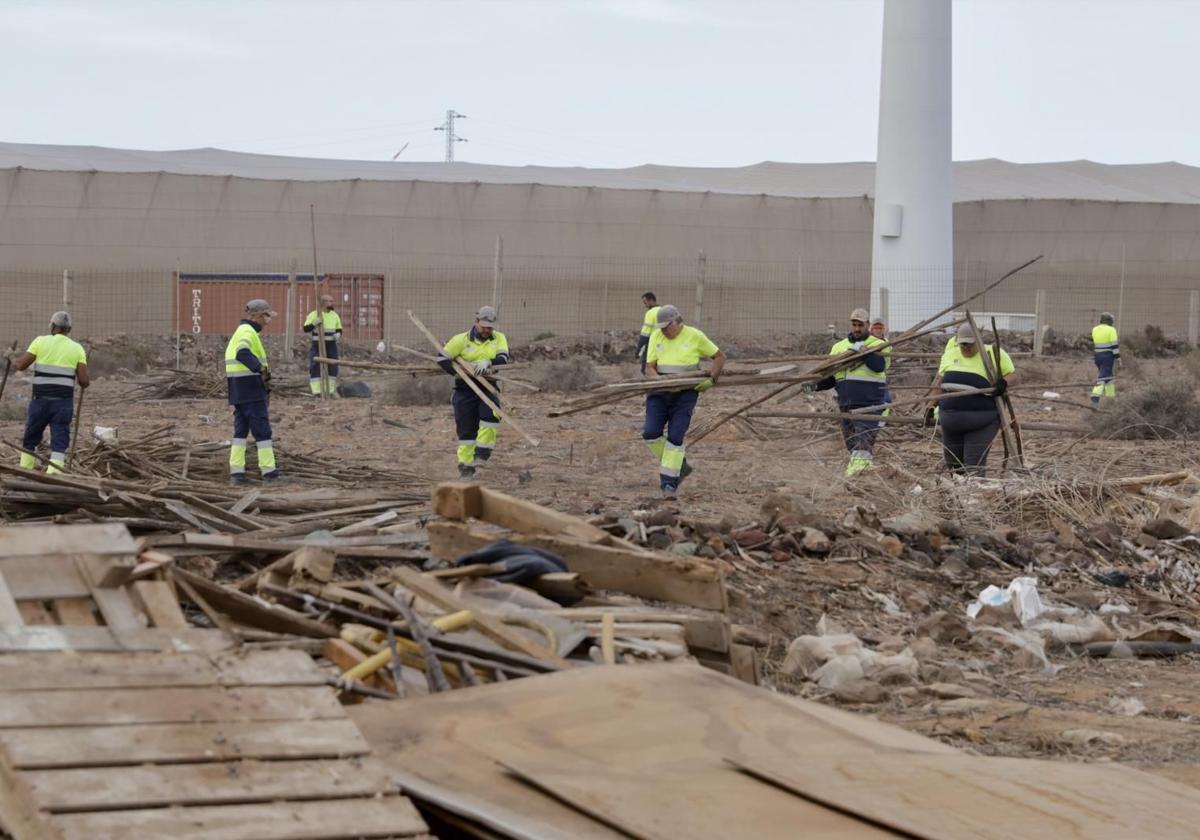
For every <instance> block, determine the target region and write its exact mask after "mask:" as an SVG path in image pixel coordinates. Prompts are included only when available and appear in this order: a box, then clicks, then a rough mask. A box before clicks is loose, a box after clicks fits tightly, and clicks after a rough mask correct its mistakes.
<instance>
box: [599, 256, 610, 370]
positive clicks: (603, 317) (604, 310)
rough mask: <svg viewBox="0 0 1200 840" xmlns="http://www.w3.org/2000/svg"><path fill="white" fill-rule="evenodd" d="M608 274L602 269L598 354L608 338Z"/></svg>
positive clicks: (601, 351) (602, 349)
mask: <svg viewBox="0 0 1200 840" xmlns="http://www.w3.org/2000/svg"><path fill="white" fill-rule="evenodd" d="M608 275H609V271H608V269H607V268H605V270H604V294H603V296H602V297H601V299H600V355H601V356H603V355H604V344H605V341H607V339H608Z"/></svg>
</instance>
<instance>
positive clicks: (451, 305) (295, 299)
mask: <svg viewBox="0 0 1200 840" xmlns="http://www.w3.org/2000/svg"><path fill="white" fill-rule="evenodd" d="M1009 268H1011V266H1010V265H1007V264H998V263H989V262H982V261H963V262H960V263H959V264H958V265H956V266H955V269H954V298H955V299H961V298H962V297H965V296H966V295H968V294H970V293H972V292H974V291H977V290H978V289H981V288H982V287H983V286H984V285H986V284H987V283H989V282H990V281H992V280H994V279H995V278H997V277H999V276H1000V275H1001V274H1002V273H1003V272H1004V271H1006V270H1008V269H1009ZM912 272H918V277H919V276H920V274H919V269H913V270H912ZM912 272H907V274H908V277H906V278H905V280H906V282H907V280H908V279H909V278H910V277H911V274H912ZM322 280H323V284H322V289H326V288H328V289H331V290H335V291H336V292H337V294H336V295H335V297H337V298H338V301H339V304H338V305H339V309H340V310H341V311H342V317H343V321H344V322H345V321H347V320H349V323H350V324H351V325H352V326H353V329H348V330H347V335H348V336H349V338H350V340H351V341H354V342H357V343H361V344H369V345H374V344H375V343H377V341H378V340H380V339H382V340H384V341H386V342H388V343H392V344H395V343H400V344H407V345H410V346H413V347H419V348H422V349H424V347H423V339H422V337H421V336H420V334H419V333H418V332H417V330H416V328H415V327H414V326H413V324H412V323H411V321H410V320H409V318H408V316H407V311H408V310H412V311H413V312H415V313H416V314H417V315H418V316H419V317H420V318H421V319H422V320H423V321H424V322H425V323H426V324H427V325H428V326H429V327H430V328H431V329H432V330H433V331H434V332H435V333H437V334H438V335H439V336H442V337H445V336H448V335H449V334H451V333H452V332H456V331H461V330H463V329H466V328H467V327H468V326H469V325H470V323H471V320H472V317H473V313H474V312H475V310H476V309H477V308H478V307H479V306H480V305H482V304H485V303H493V304H496V305H498V307H499V309H500V315H501V320H502V329H503V330H504V331H505V332H506V333H507V334H508V336H509V339H510V341H512V342H514V343H518V344H519V343H524V342H527V341H530V340H532V339H536V338H545V337H548V336H558V337H574V336H579V337H584V336H593V337H598V336H599V335H601V334H602V333H611V332H617V331H626V332H628V331H634V330H636V329H637V328H638V327H639V325H640V323H641V318H642V315H643V310H642V306H641V303H640V297H641V295H642V293H643V292H646V291H653V292H655V293H656V294H657V296H658V300H659V302H660V303H673V304H675V305H676V306H678V307H679V308H680V310H681V311H682V312H683V313H684V316H685V318H687V319H688V321H689V322H691V323H698V324H699V325H700V326H701V327H702V328H703V329H704V330H705V331H706V332H709V333H710V334H711V335H713V336H714V337H715V338H718V339H720V338H722V337H725V338H731V337H735V336H736V337H739V338H762V339H769V338H770V337H772V336H782V335H787V334H805V333H816V332H825V331H826V330H827V328H828V325H830V324H835V325H837V328H838V329H839V330H840V329H841V327H842V326H843V325H844V323H845V321H846V318H847V316H848V314H849V312H850V310H851V309H853V308H856V307H859V306H863V307H866V306H868V304H869V292H870V282H871V271H870V266H869V265H868V264H865V263H837V264H829V263H819V264H807V263H805V261H804V260H803V259H800V258H798V259H796V260H795V261H790V262H736V261H728V260H721V259H714V258H713V257H711V256H709V257H705V256H704V255H695V256H692V257H688V258H680V259H674V260H654V261H646V260H629V259H620V258H613V259H598V258H592V257H587V258H578V259H564V258H558V257H556V258H548V257H541V256H536V255H520V254H516V255H511V254H509V255H501V254H499V253H498V254H497V255H496V257H478V256H474V257H471V256H468V257H463V256H440V257H439V256H435V257H430V256H428V255H422V256H420V257H417V256H412V257H406V258H400V259H396V260H392V261H389V262H388V263H386V264H370V265H368V264H337V265H328V266H323V267H322ZM897 285H899V284H897ZM934 286H935V284H932V283H931V284H930V292H929V294H930V299H931V300H932V299H933V298H934V297H935V296H936V297H937V300H938V301H941V300H944V299H945V298H944V292H938V290H937V289H935V288H934ZM0 288H2V289H3V298H2V299H3V301H4V306H3V307H0V343H4V344H8V343H9V342H11V341H12V340H13V339H16V340H18V341H19V342H27V341H28V340H29V339H30V338H32V337H33V336H34V335H36V334H38V333H40V332H44V331H45V329H46V327H45V325H46V324H47V323H48V321H49V316H50V313H52V312H53V311H55V310H57V309H62V308H65V309H68V310H70V311H71V313H72V315H73V316H74V318H75V323H76V329H75V331H74V335H75V336H76V337H80V338H85V339H87V338H111V337H113V336H114V335H116V334H119V333H125V334H129V335H137V336H172V335H175V334H176V333H183V334H196V335H228V334H229V332H230V331H231V330H232V329H233V328H234V326H235V325H236V323H237V318H238V316H239V313H240V307H241V304H243V303H244V301H245V299H249V298H251V297H266V298H268V299H269V300H270V301H271V302H272V303H273V304H275V305H276V307H277V308H278V309H279V310H280V312H281V313H283V317H281V318H280V319H278V320H277V322H276V323H275V324H273V325H272V332H278V333H280V334H281V335H282V334H283V333H284V331H285V330H286V328H287V321H288V320H291V321H292V328H293V330H294V334H296V335H298V334H299V330H300V324H301V323H302V321H303V318H304V316H305V314H306V313H307V311H309V310H310V309H311V308H312V306H313V303H314V301H315V299H316V289H315V288H314V286H313V283H312V275H311V274H310V273H304V269H303V266H301V267H300V268H299V269H297V266H296V265H259V266H246V265H238V266H180V265H173V266H164V267H163V268H162V269H159V270H131V271H103V272H98V271H90V270H88V268H87V267H86V266H70V267H65V268H64V271H63V272H12V271H0ZM918 288H919V284H918ZM198 290H199V291H198ZM218 292H219V295H218ZM899 293H900V292H898V291H896V290H891V289H889V292H888V300H889V304H884V305H881V306H879V307H877V308H882V309H886V308H888V306H889V305H890V306H891V307H893V311H894V306H895V296H896V295H897V294H899ZM908 294H912V293H911V292H909V293H908ZM918 294H919V292H918ZM215 295H216V296H217V297H220V300H217V298H216V297H214V296H215ZM214 301H217V302H215V303H214ZM974 307H975V308H977V309H978V310H979V311H986V312H989V313H999V314H1000V315H1001V316H1008V317H1009V318H1010V320H1009V324H1010V326H1012V327H1013V328H1015V329H1029V328H1031V326H1032V324H1033V319H1034V317H1035V316H1036V317H1037V319H1038V321H1039V323H1040V324H1042V325H1049V326H1051V327H1053V328H1054V329H1055V330H1056V331H1058V332H1059V333H1060V334H1077V333H1083V332H1086V331H1087V330H1088V329H1089V328H1090V327H1091V326H1092V325H1093V324H1095V323H1096V321H1097V318H1098V316H1099V314H1100V312H1102V311H1105V310H1108V311H1111V312H1113V313H1115V314H1116V315H1117V320H1118V326H1119V327H1120V328H1121V330H1122V332H1124V333H1129V332H1131V331H1138V332H1140V331H1141V330H1142V329H1143V328H1145V327H1146V326H1147V325H1153V326H1156V327H1159V328H1161V329H1162V330H1163V331H1164V332H1165V333H1166V334H1167V335H1171V336H1175V337H1178V338H1180V339H1185V340H1189V341H1190V342H1192V343H1193V344H1194V343H1196V340H1197V331H1198V330H1200V263H1136V262H1129V263H1121V262H1114V263H1100V262H1090V263H1086V264H1072V263H1054V262H1047V261H1042V262H1039V263H1038V264H1036V265H1035V266H1033V267H1032V268H1030V269H1028V270H1026V271H1024V272H1022V273H1020V274H1018V275H1016V276H1014V277H1012V278H1011V279H1009V280H1007V281H1006V282H1005V283H1004V284H1002V285H1001V286H1000V287H998V288H996V289H994V290H992V291H990V292H988V293H987V294H986V295H985V296H984V297H983V298H982V299H980V300H979V301H977V302H976V303H975V304H974ZM289 313H290V317H289ZM875 314H885V313H875ZM197 319H198V320H197Z"/></svg>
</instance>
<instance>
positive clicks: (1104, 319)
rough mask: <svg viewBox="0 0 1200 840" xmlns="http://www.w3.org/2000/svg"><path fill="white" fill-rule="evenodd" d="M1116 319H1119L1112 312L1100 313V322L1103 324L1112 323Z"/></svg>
mask: <svg viewBox="0 0 1200 840" xmlns="http://www.w3.org/2000/svg"><path fill="white" fill-rule="evenodd" d="M1116 320H1117V319H1116V318H1114V317H1113V314H1112V313H1111V312H1101V313H1100V322H1101V323H1103V324H1112V323H1114V322H1115V321H1116Z"/></svg>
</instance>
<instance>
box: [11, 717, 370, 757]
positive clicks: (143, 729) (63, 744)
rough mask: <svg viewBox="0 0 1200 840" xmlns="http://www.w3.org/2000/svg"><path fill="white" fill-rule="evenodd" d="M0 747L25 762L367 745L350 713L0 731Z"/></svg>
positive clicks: (335, 753)
mask: <svg viewBox="0 0 1200 840" xmlns="http://www.w3.org/2000/svg"><path fill="white" fill-rule="evenodd" d="M0 746H3V747H4V748H6V749H7V750H8V754H9V757H10V758H11V759H12V762H13V764H14V765H15V766H17V767H20V768H25V769H37V768H50V767H88V766H101V765H104V766H107V765H119V764H143V763H146V762H160V763H168V762H170V763H183V762H202V761H230V760H234V759H240V758H257V759H300V758H346V757H349V756H355V755H364V754H366V753H368V752H370V747H368V746H367V742H366V741H364V740H363V737H362V735H361V734H360V733H359V731H358V729H357V728H356V727H355V725H354V724H353V723H352V722H351V721H349V720H345V719H343V720H325V721H321V723H320V724H319V725H314V724H313V723H310V722H306V721H279V722H273V721H253V722H242V723H149V724H134V725H131V726H47V727H42V728H39V729H5V730H0Z"/></svg>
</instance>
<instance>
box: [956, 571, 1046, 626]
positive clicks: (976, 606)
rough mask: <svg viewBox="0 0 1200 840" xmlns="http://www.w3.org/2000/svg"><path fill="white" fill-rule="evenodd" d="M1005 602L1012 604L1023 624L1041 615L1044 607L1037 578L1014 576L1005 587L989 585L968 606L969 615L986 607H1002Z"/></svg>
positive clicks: (975, 613)
mask: <svg viewBox="0 0 1200 840" xmlns="http://www.w3.org/2000/svg"><path fill="white" fill-rule="evenodd" d="M1005 604H1011V605H1012V611H1013V613H1014V614H1015V615H1016V616H1017V620H1018V621H1020V622H1021V624H1022V625H1024V624H1025V623H1026V622H1029V621H1032V620H1033V619H1035V618H1037V617H1038V616H1039V615H1041V613H1042V611H1043V609H1044V607H1043V606H1042V599H1041V598H1040V597H1038V589H1037V578H1031V577H1019V578H1014V579H1013V580H1012V582H1011V583H1009V585H1008V586H1007V587H1005V588H1004V589H1001V588H1000V587H998V586H988V587H987V588H985V589H984V590H983V591H982V592H980V593H979V596H978V597H977V598H976V600H975V601H974V602H973V603H971V604H969V605H968V606H967V615H968V616H969V617H970V618H974V617H975V616H977V615H979V611H980V610H982V609H983V608H984V607H1002V606H1004V605H1005Z"/></svg>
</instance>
